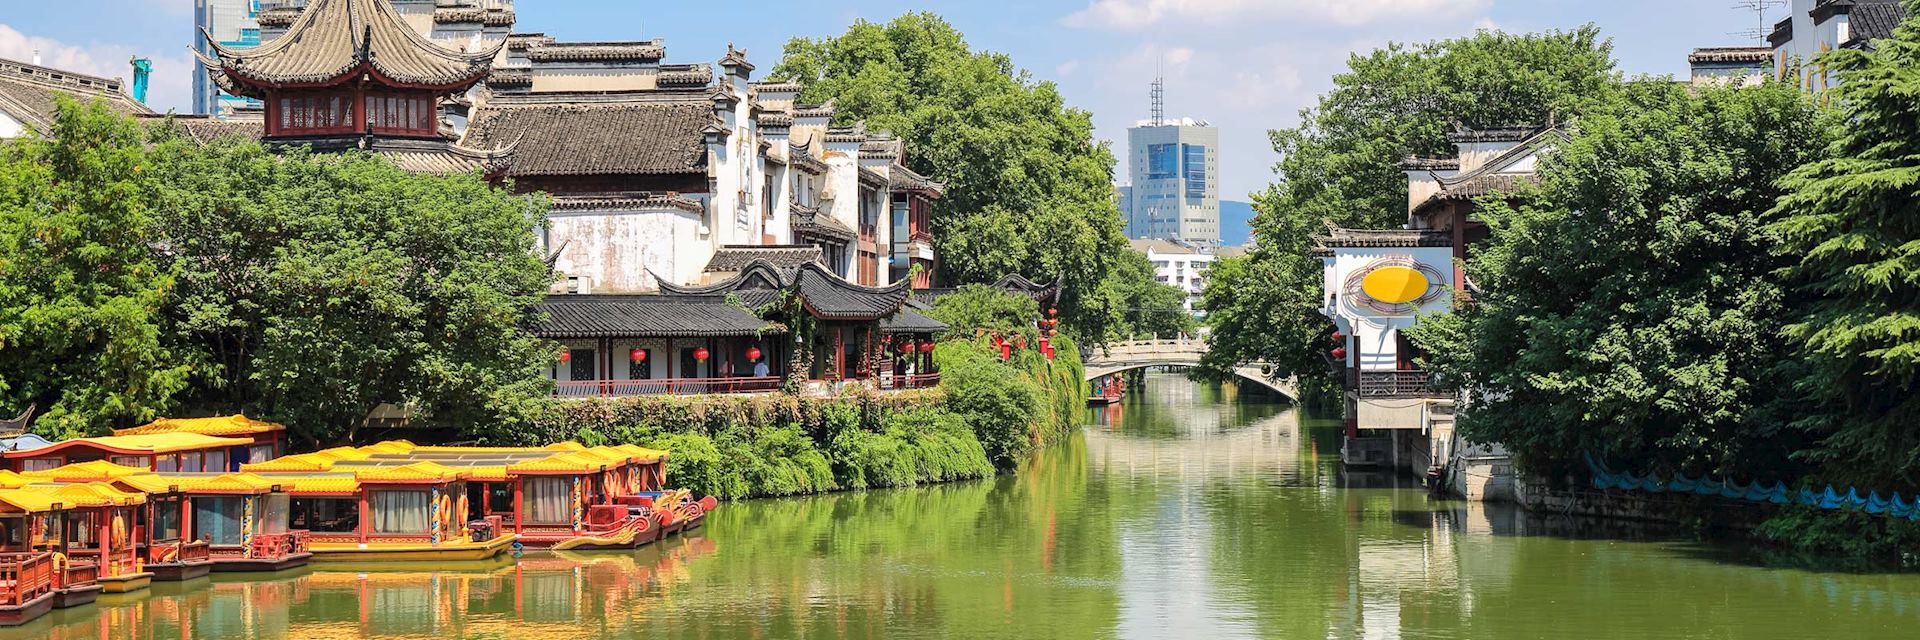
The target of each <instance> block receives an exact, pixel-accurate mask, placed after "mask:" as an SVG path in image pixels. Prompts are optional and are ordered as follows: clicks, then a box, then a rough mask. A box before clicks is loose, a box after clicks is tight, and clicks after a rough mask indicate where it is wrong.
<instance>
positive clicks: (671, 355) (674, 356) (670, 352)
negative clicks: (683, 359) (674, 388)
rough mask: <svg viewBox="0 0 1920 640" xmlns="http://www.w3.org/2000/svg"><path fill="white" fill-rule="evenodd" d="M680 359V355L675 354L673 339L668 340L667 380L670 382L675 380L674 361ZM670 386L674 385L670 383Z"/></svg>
mask: <svg viewBox="0 0 1920 640" xmlns="http://www.w3.org/2000/svg"><path fill="white" fill-rule="evenodd" d="M679 359H680V358H679V357H678V355H677V354H675V353H674V352H673V338H667V379H668V380H672V379H673V378H674V375H673V361H675V360H679ZM668 384H672V383H668Z"/></svg>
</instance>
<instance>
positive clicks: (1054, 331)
mask: <svg viewBox="0 0 1920 640" xmlns="http://www.w3.org/2000/svg"><path fill="white" fill-rule="evenodd" d="M1057 335H1060V330H1059V329H1048V330H1047V337H1049V338H1051V337H1054V336H1057Z"/></svg>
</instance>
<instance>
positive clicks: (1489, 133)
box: [1447, 125, 1552, 143]
mask: <svg viewBox="0 0 1920 640" xmlns="http://www.w3.org/2000/svg"><path fill="white" fill-rule="evenodd" d="M1551 128H1552V127H1544V126H1540V125H1517V126H1506V127H1486V128H1482V129H1467V128H1460V129H1456V130H1454V131H1452V132H1449V133H1448V134H1447V142H1453V143H1463V142H1518V141H1521V140H1526V139H1528V138H1532V137H1534V136H1536V135H1539V134H1540V132H1542V131H1546V130H1548V129H1551Z"/></svg>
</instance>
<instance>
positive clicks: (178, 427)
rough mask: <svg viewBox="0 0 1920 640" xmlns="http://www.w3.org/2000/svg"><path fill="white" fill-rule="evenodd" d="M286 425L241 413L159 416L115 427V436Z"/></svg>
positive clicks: (241, 431) (236, 431) (222, 432)
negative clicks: (148, 420) (118, 427)
mask: <svg viewBox="0 0 1920 640" xmlns="http://www.w3.org/2000/svg"><path fill="white" fill-rule="evenodd" d="M285 430H287V427H286V425H283V424H278V423H273V422H266V421H264V420H255V419H253V418H249V417H246V416H244V415H241V414H238V413H236V414H233V415H230V416H214V417H210V418H161V419H159V420H155V421H153V422H149V423H146V424H144V425H140V426H138V427H132V428H128V429H115V430H114V431H113V435H116V436H138V435H146V434H149V433H198V434H201V435H208V436H231V435H255V434H261V433H270V432H274V431H285Z"/></svg>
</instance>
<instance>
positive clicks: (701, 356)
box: [693, 347, 713, 362]
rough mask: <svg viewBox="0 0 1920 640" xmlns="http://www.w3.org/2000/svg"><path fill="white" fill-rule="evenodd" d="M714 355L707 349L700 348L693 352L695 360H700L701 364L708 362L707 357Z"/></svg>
mask: <svg viewBox="0 0 1920 640" xmlns="http://www.w3.org/2000/svg"><path fill="white" fill-rule="evenodd" d="M712 355H713V354H712V353H710V352H708V351H707V348H706V347H700V348H698V349H694V350H693V359H695V360H699V361H701V362H706V361H707V357H709V356H712Z"/></svg>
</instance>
